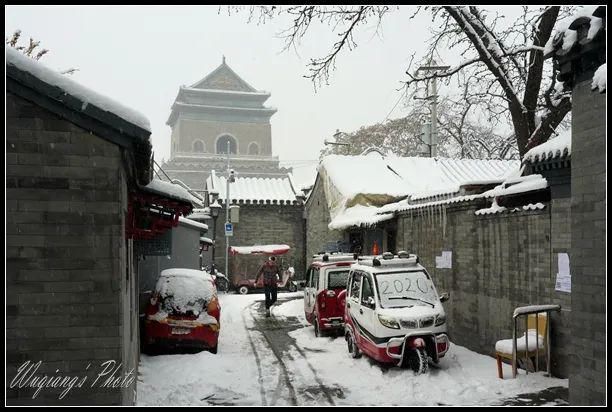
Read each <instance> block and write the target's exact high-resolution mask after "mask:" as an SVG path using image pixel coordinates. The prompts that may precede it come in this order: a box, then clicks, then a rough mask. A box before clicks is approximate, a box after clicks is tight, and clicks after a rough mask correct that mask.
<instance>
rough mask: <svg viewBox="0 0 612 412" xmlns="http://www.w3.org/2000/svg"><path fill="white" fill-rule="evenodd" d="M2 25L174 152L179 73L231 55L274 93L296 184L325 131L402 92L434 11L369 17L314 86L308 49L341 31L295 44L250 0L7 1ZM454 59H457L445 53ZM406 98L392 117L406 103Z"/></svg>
mask: <svg viewBox="0 0 612 412" xmlns="http://www.w3.org/2000/svg"><path fill="white" fill-rule="evenodd" d="M5 11H6V14H5V15H6V24H5V35H6V36H10V34H12V33H13V31H14V30H15V29H21V31H22V37H24V38H25V41H27V38H28V37H29V36H31V37H33V38H34V39H35V40H40V41H41V46H42V47H44V48H47V49H50V52H49V53H48V54H47V55H46V56H44V58H43V59H42V60H41V61H42V62H43V63H44V64H46V65H47V66H49V67H51V68H55V69H67V68H71V67H76V68H78V69H79V71H77V72H76V73H75V74H74V75H73V79H74V80H76V81H78V82H80V83H81V84H83V85H85V86H87V87H90V88H91V89H94V90H95V91H97V92H99V93H102V94H104V95H106V96H108V97H111V98H113V99H115V100H117V101H119V102H121V103H124V104H126V105H128V106H130V107H132V108H134V109H136V110H138V111H139V112H141V113H143V114H144V115H146V116H147V117H148V118H149V120H150V122H151V127H152V141H153V150H154V152H155V158H156V159H157V160H161V159H162V158H166V159H167V158H168V157H169V154H170V140H169V139H170V127H169V126H167V125H166V120H167V119H168V116H169V114H170V107H171V105H172V103H173V101H174V98H175V97H176V94H177V92H178V89H179V86H180V85H191V84H193V83H195V82H196V81H198V80H200V79H202V78H203V77H204V76H205V75H207V74H208V73H210V72H211V71H212V70H214V69H215V68H216V67H217V66H218V65H219V64H220V63H221V59H222V56H223V55H225V56H226V61H227V63H228V64H229V66H230V67H232V69H234V71H235V72H236V73H238V75H240V76H241V77H242V78H243V79H244V80H246V81H247V82H248V83H249V84H251V85H252V86H253V87H255V88H256V89H258V90H265V91H269V92H270V93H271V94H272V95H271V97H270V99H269V100H268V101H267V102H266V104H267V105H268V106H272V107H275V108H277V109H278V112H277V113H276V114H275V115H274V116H272V120H271V123H272V145H273V154H274V155H276V156H279V158H280V160H281V162H282V165H284V166H292V167H293V168H294V176H295V179H296V181H297V183H298V184H299V185H301V184H306V183H309V182H311V181H312V180H313V179H314V170H315V167H316V163H317V158H318V155H319V151H320V150H321V148H322V147H323V141H324V140H325V139H331V136H332V135H333V133H334V132H335V131H336V129H339V130H341V131H345V132H351V131H354V130H356V129H358V128H359V127H360V126H363V125H369V124H374V123H378V122H381V121H383V120H384V119H385V118H386V117H387V115H388V114H389V112H390V111H391V109H392V108H393V107H394V105H395V104H396V103H397V101H398V99H399V98H400V95H401V93H402V92H401V91H398V89H399V88H400V86H401V83H400V82H401V81H402V80H405V79H406V75H405V74H404V72H405V70H406V68H407V66H408V63H409V61H410V56H411V55H412V53H414V52H416V55H417V56H419V57H420V56H422V55H423V53H424V51H425V40H426V39H427V37H428V35H427V28H428V27H429V25H430V24H431V18H430V16H429V14H427V13H424V14H422V15H420V16H418V17H417V18H416V19H414V20H410V21H409V22H408V17H409V16H410V14H411V13H412V12H413V11H414V10H413V8H412V7H409V6H405V7H402V9H401V10H400V11H399V12H395V13H391V14H389V15H388V16H386V17H385V19H384V24H383V26H382V27H381V28H380V30H379V32H378V34H377V33H376V26H375V25H374V22H373V23H372V24H371V25H369V26H367V27H364V28H362V29H361V31H360V33H361V35H360V36H359V37H357V39H356V40H357V41H358V47H357V48H356V49H355V50H353V51H351V52H348V51H347V52H345V53H343V54H342V55H341V56H340V57H339V58H338V61H337V69H336V70H335V71H333V73H332V76H331V78H330V85H328V86H322V87H321V88H320V89H318V90H316V92H315V89H314V87H313V83H312V82H311V81H310V80H309V79H306V78H304V77H303V76H304V75H305V74H307V67H306V64H307V63H308V61H309V59H311V58H316V57H322V56H323V55H324V54H325V53H326V52H327V51H328V50H329V49H330V47H331V45H332V44H333V43H334V41H336V38H337V37H336V35H334V34H332V32H331V29H330V27H328V26H315V27H313V30H312V31H311V32H309V33H308V35H307V37H306V38H305V39H304V41H303V42H302V43H301V44H300V45H299V47H298V48H297V50H291V51H285V52H282V48H283V46H284V40H283V39H281V38H280V37H279V36H278V34H279V33H280V31H281V30H282V29H283V28H286V27H288V26H289V25H290V20H288V19H287V18H278V19H275V20H272V21H271V22H269V23H266V24H262V25H258V24H256V23H248V22H247V19H248V13H247V11H246V10H245V11H242V12H237V13H236V12H232V13H231V15H228V12H227V9H226V7H222V8H221V11H220V12H219V7H218V6H174V7H168V6H6V8H5ZM444 57H445V59H448V60H449V61H446V62H445V63H447V64H452V63H456V61H455V62H453V61H452V60H453V59H454V58H453V57H452V56H448V57H447V56H444ZM402 110H403V109H402V105H401V104H399V105H397V107H396V109H395V110H394V111H393V112H392V113H391V116H390V117H391V118H396V117H400V116H401V115H402Z"/></svg>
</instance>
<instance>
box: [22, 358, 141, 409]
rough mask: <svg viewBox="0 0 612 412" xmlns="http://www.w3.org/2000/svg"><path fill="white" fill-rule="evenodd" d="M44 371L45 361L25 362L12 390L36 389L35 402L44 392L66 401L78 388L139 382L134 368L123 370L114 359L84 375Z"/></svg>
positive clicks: (125, 385)
mask: <svg viewBox="0 0 612 412" xmlns="http://www.w3.org/2000/svg"><path fill="white" fill-rule="evenodd" d="M41 367H42V369H44V367H43V362H42V361H38V362H32V361H26V362H24V363H23V364H22V365H21V366H19V368H18V369H17V375H16V376H15V377H14V378H13V379H12V380H11V383H10V388H11V389H16V388H17V389H27V388H32V389H34V393H33V394H32V399H35V398H36V397H37V396H39V395H40V393H41V392H42V391H44V390H52V391H55V390H58V389H60V390H61V392H59V394H58V399H64V398H65V397H66V396H67V395H68V394H69V393H70V391H71V390H73V389H75V388H94V387H97V388H109V389H113V388H128V387H130V386H131V385H132V384H133V383H134V380H135V379H136V376H135V373H134V368H132V369H131V370H129V371H125V370H123V369H124V368H123V364H122V363H117V362H116V361H115V360H107V361H104V362H102V363H100V365H98V366H94V367H92V364H91V363H90V364H88V365H87V367H86V368H85V370H84V371H83V374H81V375H68V374H62V373H61V371H60V370H59V369H56V370H55V372H54V373H51V374H47V373H42V372H39V369H41Z"/></svg>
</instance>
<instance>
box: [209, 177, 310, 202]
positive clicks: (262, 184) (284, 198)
mask: <svg viewBox="0 0 612 412" xmlns="http://www.w3.org/2000/svg"><path fill="white" fill-rule="evenodd" d="M206 186H207V187H208V189H209V190H210V189H212V188H214V189H215V190H218V191H219V201H220V202H224V201H225V198H226V193H225V189H226V177H225V176H219V175H218V174H217V173H216V172H215V171H214V170H213V171H212V172H211V174H210V176H209V177H208V179H207V180H206ZM230 200H231V201H232V202H236V203H259V204H297V203H298V200H297V198H296V191H295V189H294V186H293V184H292V182H291V175H290V174H287V175H286V176H285V177H282V178H272V177H270V178H264V177H240V176H236V178H235V182H233V183H230Z"/></svg>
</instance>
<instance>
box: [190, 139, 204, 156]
mask: <svg viewBox="0 0 612 412" xmlns="http://www.w3.org/2000/svg"><path fill="white" fill-rule="evenodd" d="M193 151H194V152H195V153H204V142H202V141H201V140H196V141H194V142H193Z"/></svg>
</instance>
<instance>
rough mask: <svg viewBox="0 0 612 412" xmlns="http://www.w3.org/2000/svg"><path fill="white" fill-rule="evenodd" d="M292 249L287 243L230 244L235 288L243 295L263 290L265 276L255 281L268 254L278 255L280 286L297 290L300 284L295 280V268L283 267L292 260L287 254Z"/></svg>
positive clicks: (231, 269)
mask: <svg viewBox="0 0 612 412" xmlns="http://www.w3.org/2000/svg"><path fill="white" fill-rule="evenodd" d="M290 249H291V248H290V247H289V246H287V245H255V246H230V250H229V253H230V257H231V260H230V273H231V279H232V281H231V284H232V287H233V289H234V290H236V291H237V292H238V293H240V294H242V295H246V294H248V293H249V292H252V291H255V290H263V289H264V284H263V276H260V277H259V280H258V281H257V282H255V279H256V278H257V273H258V272H259V269H261V266H262V263H263V262H264V261H265V257H266V256H276V257H277V262H278V266H279V268H280V271H281V276H280V277H279V279H278V281H277V286H278V288H279V289H280V290H287V291H289V292H295V291H297V289H298V285H297V282H296V281H295V280H294V275H295V269H294V268H293V267H291V266H290V267H288V268H287V269H283V268H284V267H286V265H287V264H288V262H290V261H291V259H290V258H287V256H286V255H287V253H288V252H289V251H290ZM262 257H263V259H262Z"/></svg>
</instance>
